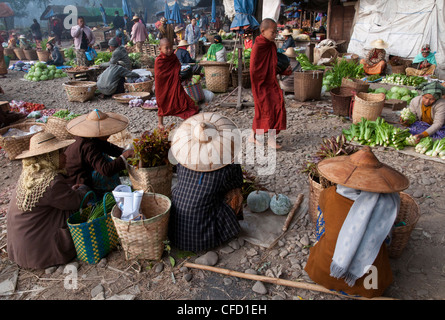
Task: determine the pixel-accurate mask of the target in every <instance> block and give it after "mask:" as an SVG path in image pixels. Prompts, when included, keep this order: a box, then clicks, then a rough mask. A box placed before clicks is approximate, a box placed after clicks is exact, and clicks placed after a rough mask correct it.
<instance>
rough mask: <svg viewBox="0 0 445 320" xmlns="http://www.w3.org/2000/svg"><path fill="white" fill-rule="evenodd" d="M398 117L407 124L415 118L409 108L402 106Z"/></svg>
mask: <svg viewBox="0 0 445 320" xmlns="http://www.w3.org/2000/svg"><path fill="white" fill-rule="evenodd" d="M400 118H401V119H402V120H403V121H405V122H406V123H407V124H408V125H411V124H413V123H414V122H416V120H417V117H416V115H415V114H414V113H413V112H412V111H411V110H410V109H409V108H404V109H402V111H400Z"/></svg>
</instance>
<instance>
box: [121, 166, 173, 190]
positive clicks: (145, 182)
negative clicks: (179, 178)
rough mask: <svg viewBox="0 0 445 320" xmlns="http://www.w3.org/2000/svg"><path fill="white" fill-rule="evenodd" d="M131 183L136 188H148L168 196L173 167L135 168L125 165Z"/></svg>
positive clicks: (170, 188)
mask: <svg viewBox="0 0 445 320" xmlns="http://www.w3.org/2000/svg"><path fill="white" fill-rule="evenodd" d="M127 170H128V175H129V177H130V182H131V185H132V186H133V188H134V189H137V190H148V189H149V188H150V187H151V188H153V190H154V191H155V192H156V193H159V194H162V195H164V196H167V197H170V196H171V193H172V181H173V167H172V166H171V165H165V166H159V167H152V168H136V167H134V166H131V165H128V166H127Z"/></svg>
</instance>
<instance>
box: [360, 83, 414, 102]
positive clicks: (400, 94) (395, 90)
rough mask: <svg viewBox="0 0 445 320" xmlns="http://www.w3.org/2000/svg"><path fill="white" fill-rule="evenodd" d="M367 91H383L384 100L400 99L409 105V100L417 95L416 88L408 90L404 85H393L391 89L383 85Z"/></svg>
mask: <svg viewBox="0 0 445 320" xmlns="http://www.w3.org/2000/svg"><path fill="white" fill-rule="evenodd" d="M368 92H371V93H384V94H385V97H386V100H391V99H394V100H402V101H406V103H407V104H408V105H409V104H410V102H411V100H412V99H413V98H415V97H417V96H418V95H419V93H418V92H417V90H414V89H413V90H410V89H408V88H406V87H398V86H394V87H392V88H391V89H389V90H387V89H385V88H383V87H380V88H377V89H369V90H368Z"/></svg>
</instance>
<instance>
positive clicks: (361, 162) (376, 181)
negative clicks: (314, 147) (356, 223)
mask: <svg viewBox="0 0 445 320" xmlns="http://www.w3.org/2000/svg"><path fill="white" fill-rule="evenodd" d="M317 168H318V171H319V172H320V174H321V175H322V176H323V177H325V178H326V179H328V180H329V181H331V182H333V183H336V184H340V185H342V186H345V187H348V188H352V189H357V190H362V191H368V192H376V193H393V192H400V191H402V190H405V189H407V188H408V187H409V180H408V179H407V178H406V177H405V176H404V175H403V174H402V173H400V172H398V171H397V170H395V169H393V168H391V167H389V166H387V165H385V164H383V163H381V162H380V161H379V160H378V159H377V158H376V156H375V155H374V153H373V152H372V151H371V148H370V147H369V146H365V147H363V148H362V149H361V150H359V151H357V152H355V153H354V154H352V155H350V156H339V157H333V158H329V159H325V160H323V161H321V162H320V163H319V164H318V166H317Z"/></svg>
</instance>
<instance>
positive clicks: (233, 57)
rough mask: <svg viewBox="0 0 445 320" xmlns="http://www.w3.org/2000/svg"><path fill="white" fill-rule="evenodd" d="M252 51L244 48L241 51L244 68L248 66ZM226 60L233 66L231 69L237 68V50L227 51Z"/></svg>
mask: <svg viewBox="0 0 445 320" xmlns="http://www.w3.org/2000/svg"><path fill="white" fill-rule="evenodd" d="M251 53H252V49H244V51H243V57H242V62H243V66H244V68H245V69H249V68H250V55H251ZM227 62H228V63H231V64H232V66H233V69H238V53H237V50H235V51H233V52H228V53H227Z"/></svg>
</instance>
